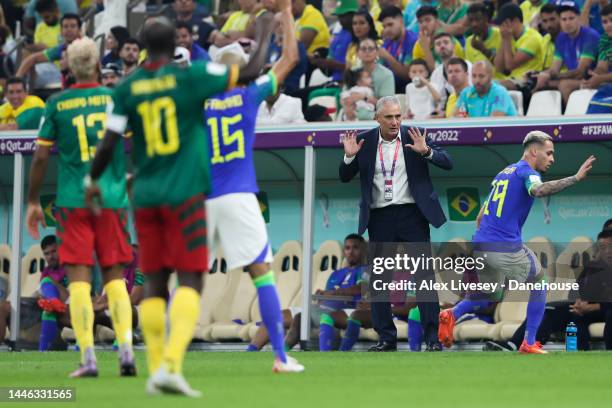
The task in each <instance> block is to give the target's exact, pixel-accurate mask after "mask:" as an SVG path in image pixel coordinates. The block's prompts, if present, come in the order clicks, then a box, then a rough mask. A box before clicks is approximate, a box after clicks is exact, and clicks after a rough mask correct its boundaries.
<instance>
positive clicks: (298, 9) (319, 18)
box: [291, 0, 331, 58]
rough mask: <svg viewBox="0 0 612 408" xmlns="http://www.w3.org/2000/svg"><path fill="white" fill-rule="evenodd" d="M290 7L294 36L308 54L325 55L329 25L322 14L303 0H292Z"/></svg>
mask: <svg viewBox="0 0 612 408" xmlns="http://www.w3.org/2000/svg"><path fill="white" fill-rule="evenodd" d="M291 8H292V11H293V17H294V18H295V28H296V31H297V32H296V37H297V38H298V40H299V41H300V42H301V43H302V44H304V46H305V47H306V52H307V53H308V55H313V54H314V53H315V52H316V53H317V54H319V56H320V57H322V58H325V57H327V52H328V50H329V44H330V38H331V37H330V34H329V27H328V26H327V22H326V21H325V17H323V14H321V12H320V11H319V10H317V9H316V8H314V7H313V6H312V5H310V4H308V5H307V4H306V2H305V0H292V4H291Z"/></svg>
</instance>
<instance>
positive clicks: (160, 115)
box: [85, 14, 271, 397]
mask: <svg viewBox="0 0 612 408" xmlns="http://www.w3.org/2000/svg"><path fill="white" fill-rule="evenodd" d="M259 18H261V19H262V20H264V19H267V20H270V19H269V18H268V16H266V15H263V14H262V15H261V16H260V17H259ZM270 25H271V24H269V22H266V21H261V24H258V27H262V28H264V29H262V30H259V32H258V42H259V43H261V42H262V41H266V42H267V37H268V36H269V32H268V33H266V32H264V31H265V28H268V27H269V26H270ZM142 42H143V43H144V44H145V46H146V49H147V50H148V59H147V61H146V62H145V63H144V64H143V65H142V66H140V67H138V68H137V69H136V70H135V71H134V72H133V73H132V74H130V76H129V77H127V78H125V79H124V80H123V81H122V82H120V83H119V84H118V85H117V87H116V88H115V92H114V94H113V102H114V106H113V108H112V110H111V112H110V114H109V116H108V120H107V123H106V134H105V137H104V140H103V141H102V142H101V143H100V146H99V147H98V151H97V153H96V157H95V158H94V161H93V164H92V167H91V173H90V175H89V176H88V177H87V178H86V179H85V184H86V185H88V187H87V192H86V201H87V203H88V205H89V206H91V207H93V206H95V201H96V200H99V199H101V200H102V201H103V202H104V201H106V198H105V196H104V195H103V194H101V191H100V187H98V182H97V180H98V179H99V178H100V176H101V175H102V172H103V171H104V169H105V168H106V166H107V165H108V164H109V162H110V160H111V156H112V152H113V151H114V149H115V148H116V146H117V142H118V141H119V139H120V138H121V134H122V133H123V132H124V131H125V129H126V128H127V127H128V126H129V128H130V129H131V131H132V132H133V136H132V138H133V139H134V141H133V156H134V165H135V168H136V169H137V170H136V172H135V174H134V178H133V182H132V183H133V186H132V195H133V203H134V207H135V221H136V232H137V234H138V243H139V245H140V257H141V258H140V259H141V261H140V265H141V270H142V273H143V274H144V275H145V288H144V291H145V294H144V300H143V301H142V302H141V303H140V320H141V325H142V330H143V334H144V337H145V344H146V347H147V362H148V368H149V379H148V381H147V386H146V389H147V392H149V393H151V394H157V393H159V392H165V393H179V394H183V395H187V396H192V397H197V396H200V395H201V393H200V392H199V391H195V390H193V389H191V387H190V386H189V384H188V383H187V381H186V380H185V378H184V377H183V375H182V365H183V360H184V356H185V351H186V350H187V346H188V345H189V343H190V342H191V339H192V337H193V332H194V329H195V325H196V323H197V321H198V315H199V312H200V292H201V290H202V274H203V273H204V271H205V270H206V268H207V263H208V259H207V258H208V253H207V248H206V217H205V211H204V202H203V194H206V193H208V192H209V190H210V180H209V160H208V153H207V148H206V131H205V128H204V122H203V121H202V106H203V105H204V101H205V100H206V99H207V98H209V97H210V96H212V95H214V94H216V93H219V92H221V91H223V90H224V89H227V88H231V87H232V86H233V85H234V84H235V82H236V80H237V79H238V78H239V77H240V79H241V80H242V81H248V80H252V79H254V78H256V77H257V75H258V73H259V71H260V69H261V66H262V65H263V64H260V63H259V61H260V58H259V57H258V56H257V55H254V56H253V58H252V61H251V62H250V63H249V64H248V65H247V66H246V67H245V68H244V69H242V70H241V71H240V73H239V72H238V69H237V67H231V68H229V69H228V68H227V67H225V66H223V65H219V64H214V63H206V62H200V61H198V62H196V63H194V64H192V65H191V66H188V67H179V66H176V65H175V64H172V59H173V56H174V49H175V30H174V27H173V25H172V23H171V22H170V21H169V20H167V19H166V18H164V17H159V18H153V19H150V20H148V21H147V23H146V24H145V26H144V28H143V30H142ZM256 54H257V52H256ZM122 180H125V175H123V178H122ZM174 270H176V271H177V273H178V285H179V286H178V288H177V289H176V291H175V292H174V297H173V300H172V304H171V306H170V309H169V311H168V321H169V323H170V330H169V332H168V336H167V337H166V307H167V299H168V278H169V276H170V273H171V272H172V271H174Z"/></svg>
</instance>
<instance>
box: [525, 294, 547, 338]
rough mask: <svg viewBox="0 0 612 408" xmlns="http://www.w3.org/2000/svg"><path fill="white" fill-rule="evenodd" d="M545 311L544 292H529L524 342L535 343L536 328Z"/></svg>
mask: <svg viewBox="0 0 612 408" xmlns="http://www.w3.org/2000/svg"><path fill="white" fill-rule="evenodd" d="M545 309H546V291H545V290H532V291H530V292H529V303H527V322H526V324H525V340H527V344H529V345H532V344H533V343H535V341H536V334H537V333H538V328H539V327H540V323H541V322H542V318H543V317H544V310H545Z"/></svg>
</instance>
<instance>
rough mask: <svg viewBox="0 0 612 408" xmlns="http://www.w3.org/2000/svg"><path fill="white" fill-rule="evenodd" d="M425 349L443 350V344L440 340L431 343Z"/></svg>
mask: <svg viewBox="0 0 612 408" xmlns="http://www.w3.org/2000/svg"><path fill="white" fill-rule="evenodd" d="M425 351H442V344H440V342H439V341H436V342H434V343H429V344H428V345H427V348H426V349H425Z"/></svg>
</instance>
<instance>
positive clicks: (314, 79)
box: [308, 68, 331, 87]
mask: <svg viewBox="0 0 612 408" xmlns="http://www.w3.org/2000/svg"><path fill="white" fill-rule="evenodd" d="M329 81H331V77H328V76H327V75H325V74H324V73H323V71H321V70H320V69H318V68H317V69H315V70H314V71H312V75H310V81H309V82H308V86H309V87H312V86H317V85H323V84H325V83H327V82H329Z"/></svg>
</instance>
